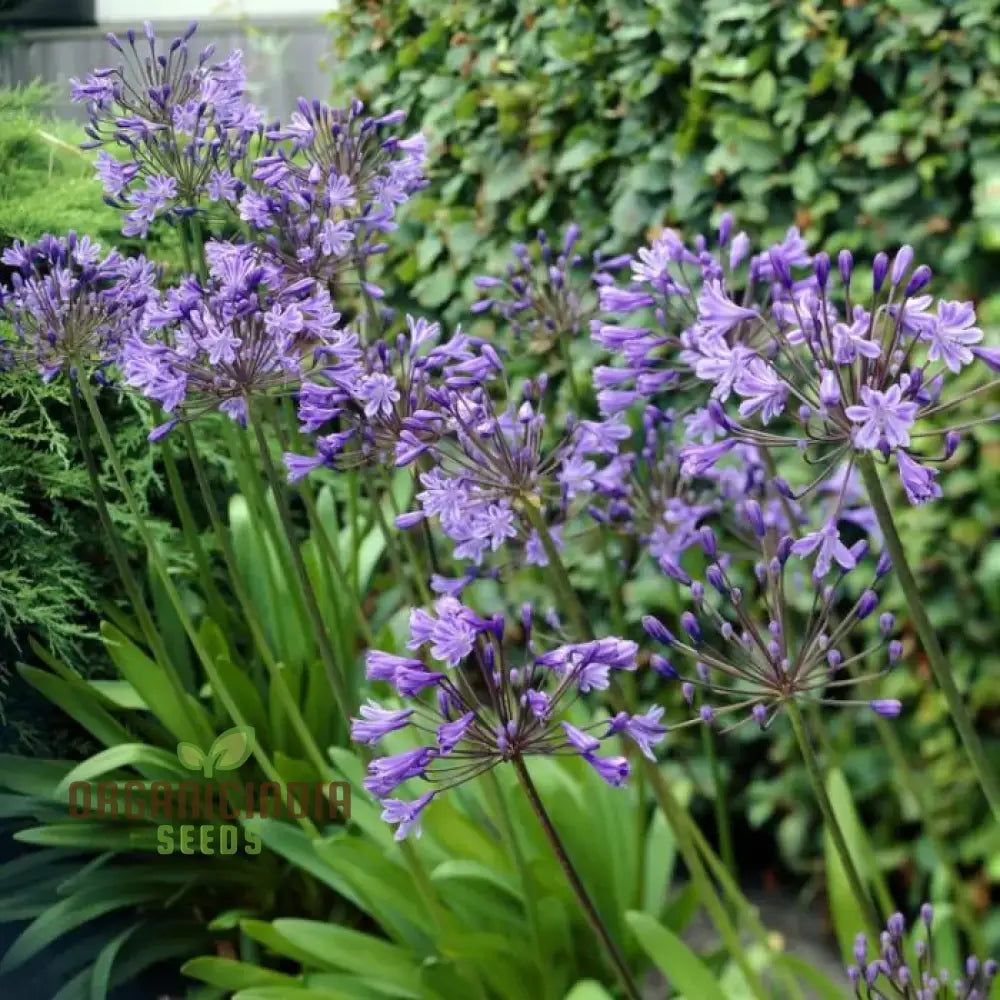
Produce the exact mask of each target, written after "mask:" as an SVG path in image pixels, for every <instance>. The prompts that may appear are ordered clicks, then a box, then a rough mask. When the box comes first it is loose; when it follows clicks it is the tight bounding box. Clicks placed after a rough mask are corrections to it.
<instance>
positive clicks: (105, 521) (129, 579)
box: [70, 386, 173, 671]
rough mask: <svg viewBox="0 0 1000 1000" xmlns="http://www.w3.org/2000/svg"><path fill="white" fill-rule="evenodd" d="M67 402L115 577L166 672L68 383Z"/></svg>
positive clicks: (164, 657) (164, 651)
mask: <svg viewBox="0 0 1000 1000" xmlns="http://www.w3.org/2000/svg"><path fill="white" fill-rule="evenodd" d="M70 405H71V407H72V409H73V421H74V423H75V424H76V433H77V437H78V438H79V441H80V449H81V451H82V452H83V462H84V465H85V466H86V468H87V477H88V479H89V480H90V489H91V492H92V493H93V495H94V503H95V504H96V505H97V517H98V520H99V521H100V522H101V527H102V528H103V529H104V535H105V537H106V539H107V542H108V545H109V546H110V548H111V558H112V560H113V562H114V564H115V568H116V569H117V570H118V576H119V578H120V579H121V581H122V585H123V586H124V587H125V593H126V594H127V596H128V599H129V603H130V604H131V606H132V610H133V612H134V614H135V616H136V618H137V619H138V622H139V628H140V629H141V630H142V634H143V636H144V637H145V639H146V642H148V643H149V648H150V650H151V651H152V653H153V658H154V659H155V660H156V661H157V662H158V663H159V664H160V666H161V667H163V669H164V670H167V671H170V670H172V669H173V668H172V666H171V664H170V656H169V654H168V652H167V648H166V646H165V645H164V642H163V636H162V635H161V634H160V631H159V629H157V627H156V624H155V623H154V621H153V616H152V615H151V614H150V612H149V608H148V607H147V605H146V599H145V598H144V597H143V594H142V588H141V587H140V586H139V583H138V581H137V580H136V578H135V574H134V573H133V572H132V569H131V567H130V566H129V564H128V554H127V553H126V551H125V546H124V544H123V543H122V540H121V535H120V534H119V533H118V529H117V528H116V527H115V523H114V521H113V520H112V517H111V512H110V511H109V510H108V505H107V502H106V501H105V499H104V490H103V488H102V486H101V480H100V476H99V475H98V467H97V460H96V458H95V457H94V452H93V449H92V448H91V447H90V441H89V440H88V439H87V429H86V427H85V426H84V420H83V413H82V411H81V409H80V400H79V399H78V398H77V396H76V392H75V391H74V389H73V388H72V386H71V387H70Z"/></svg>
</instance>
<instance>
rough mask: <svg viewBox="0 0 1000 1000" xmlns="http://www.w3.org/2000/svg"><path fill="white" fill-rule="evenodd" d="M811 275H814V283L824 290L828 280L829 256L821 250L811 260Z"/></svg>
mask: <svg viewBox="0 0 1000 1000" xmlns="http://www.w3.org/2000/svg"><path fill="white" fill-rule="evenodd" d="M813 273H814V274H815V275H816V283H817V284H818V285H819V287H820V288H822V289H824V290H825V289H826V283H827V281H828V280H829V278H830V255H829V254H828V253H826V252H825V251H822V250H821V251H820V252H819V253H818V254H816V256H815V257H814V258H813Z"/></svg>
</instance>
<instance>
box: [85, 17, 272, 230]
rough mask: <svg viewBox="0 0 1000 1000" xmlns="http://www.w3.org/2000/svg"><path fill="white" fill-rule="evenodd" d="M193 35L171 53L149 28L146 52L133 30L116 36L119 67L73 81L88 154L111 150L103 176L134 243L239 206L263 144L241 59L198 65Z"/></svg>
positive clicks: (100, 170)
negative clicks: (82, 109) (209, 207)
mask: <svg viewBox="0 0 1000 1000" xmlns="http://www.w3.org/2000/svg"><path fill="white" fill-rule="evenodd" d="M195 30H196V25H194V24H192V25H191V26H190V27H189V28H188V29H187V31H185V32H184V34H183V35H181V36H180V37H178V38H175V39H173V41H171V42H170V43H169V44H167V45H163V44H162V43H158V42H157V39H156V36H155V34H154V33H153V29H152V27H151V26H150V24H149V23H148V22H147V23H146V25H145V30H144V35H145V42H144V44H143V43H140V42H138V40H137V38H136V34H135V32H134V31H132V30H129V31H127V32H126V33H125V35H124V37H122V38H119V37H117V36H115V35H109V36H108V41H109V43H110V44H111V46H112V48H113V49H114V50H115V52H116V53H118V55H119V56H120V57H121V62H120V63H119V64H118V65H117V66H114V67H111V68H107V69H99V70H95V71H94V72H93V73H92V74H90V76H88V77H87V78H86V79H85V80H82V81H81V80H71V81H70V84H71V93H72V99H73V100H74V101H78V102H82V103H84V104H86V106H87V113H88V116H89V118H90V121H89V124H88V125H87V128H86V131H87V135H88V136H89V141H88V142H87V143H86V144H85V145H86V146H87V147H88V148H94V147H109V148H110V149H111V150H112V152H111V153H109V152H108V151H107V149H102V150H101V152H100V153H99V154H98V160H97V174H98V176H99V177H100V179H101V181H102V183H103V184H104V189H105V192H106V194H107V196H108V199H109V200H110V201H111V202H112V204H114V205H116V206H118V207H119V208H121V209H122V210H123V211H124V212H125V216H124V223H123V230H122V231H123V233H124V234H125V235H127V236H139V237H142V236H145V235H146V234H147V232H148V231H149V227H150V225H151V224H152V223H153V222H154V221H155V220H156V219H158V218H162V219H165V220H171V221H175V220H177V219H181V218H183V217H184V216H185V215H187V214H189V213H191V212H192V211H195V210H198V209H200V208H203V207H204V204H205V203H207V202H217V201H219V200H221V199H226V200H235V199H236V198H237V197H238V196H239V194H240V192H241V191H242V190H243V185H244V182H245V180H246V173H247V167H248V163H249V154H250V151H251V149H252V146H253V144H254V142H255V141H256V140H259V139H260V137H261V130H262V121H263V118H262V114H261V112H260V110H259V109H258V108H256V107H255V106H254V105H253V104H252V103H251V102H250V101H248V100H247V99H246V74H245V72H244V69H243V61H242V53H240V52H239V51H236V52H233V53H231V54H230V55H229V56H228V57H227V58H226V59H224V60H223V61H221V62H215V61H213V58H212V57H213V54H214V51H213V49H214V47H213V46H209V47H208V48H206V49H205V50H204V51H203V52H202V53H201V55H200V56H199V57H198V58H197V59H192V57H191V53H190V51H189V49H188V43H189V42H190V41H191V38H192V37H193V36H194V34H195ZM115 153H120V154H123V156H124V160H119V159H118V158H117V156H116V155H115Z"/></svg>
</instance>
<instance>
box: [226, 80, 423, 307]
mask: <svg viewBox="0 0 1000 1000" xmlns="http://www.w3.org/2000/svg"><path fill="white" fill-rule="evenodd" d="M405 117H406V116H405V113H404V112H401V111H394V112H391V113H389V114H387V115H383V116H381V117H378V118H373V117H370V116H367V115H365V114H364V105H363V104H362V103H361V102H360V101H357V100H356V101H354V102H352V103H351V105H350V106H349V107H347V108H344V109H340V108H331V107H329V106H328V105H326V104H324V103H322V102H320V101H312V102H309V101H306V100H305V99H300V100H299V109H298V111H297V112H295V113H294V114H293V115H292V116H291V119H290V120H289V122H288V123H287V124H285V125H276V126H275V127H273V128H270V129H268V131H267V133H266V136H267V139H268V145H267V147H266V148H265V149H264V151H263V154H262V155H261V156H260V157H259V158H258V159H257V160H256V161H255V163H254V166H253V182H252V183H251V185H250V186H249V188H248V189H247V190H246V192H245V193H244V195H243V197H242V198H241V200H240V206H239V211H240V216H241V217H242V218H243V219H244V220H245V221H246V222H248V223H249V224H250V225H251V226H253V227H254V228H255V229H256V230H257V231H258V232H259V233H260V237H259V238H260V240H261V241H262V243H263V245H264V246H265V247H266V248H267V249H268V250H269V251H270V252H271V253H272V254H274V256H275V259H276V260H278V261H280V262H281V263H283V264H284V265H285V266H286V267H287V268H288V269H289V271H290V272H291V273H292V274H294V275H308V276H311V277H314V278H318V279H321V280H323V281H325V282H327V283H330V282H332V281H334V280H335V279H336V278H338V277H342V276H343V275H344V274H345V273H346V272H348V271H352V270H358V269H360V267H361V266H362V265H363V264H364V262H365V260H366V259H367V258H368V257H371V256H372V255H373V254H378V253H382V252H384V251H385V250H386V248H387V247H386V244H385V243H383V242H381V237H382V235H383V234H385V233H389V232H392V231H393V230H394V229H395V228H396V222H395V216H396V211H397V209H398V208H399V206H400V205H402V204H404V203H405V202H406V201H407V200H408V199H409V198H410V197H411V196H412V195H413V194H414V193H415V192H416V191H418V190H420V189H421V188H422V187H424V186H425V185H426V183H427V182H426V178H425V177H424V172H423V170H424V161H425V158H426V150H427V143H426V140H425V139H424V137H423V136H422V135H420V134H419V133H417V134H415V135H412V136H409V137H406V138H400V137H399V136H398V135H395V134H394V133H393V131H392V130H393V129H394V128H395V127H396V126H398V125H399V124H401V123H402V122H403V120H404V119H405ZM366 291H367V292H368V293H369V294H374V295H376V296H380V295H381V293H380V291H379V290H378V289H377V288H376V287H375V286H372V285H366Z"/></svg>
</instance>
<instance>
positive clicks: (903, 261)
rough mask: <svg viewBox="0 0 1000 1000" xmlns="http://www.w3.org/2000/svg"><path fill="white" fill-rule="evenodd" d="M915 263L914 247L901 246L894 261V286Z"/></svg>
mask: <svg viewBox="0 0 1000 1000" xmlns="http://www.w3.org/2000/svg"><path fill="white" fill-rule="evenodd" d="M912 263H913V247H911V246H909V245H904V246H901V247H900V248H899V252H898V253H897V254H896V257H895V259H894V260H893V262H892V287H893V288H895V287H896V285H898V284H899V283H900V282H901V281H902V280H903V276H904V275H905V274H906V272H907V271H909V269H910V265H911V264H912Z"/></svg>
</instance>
